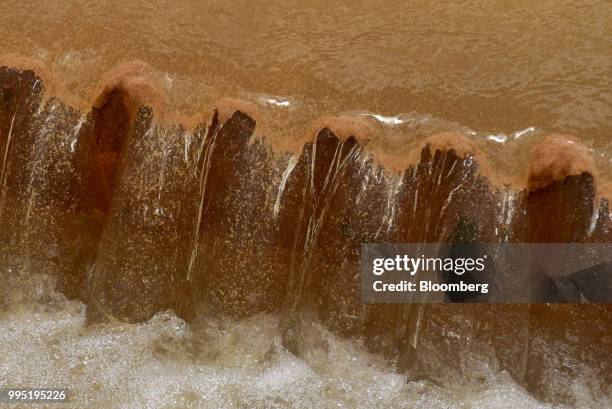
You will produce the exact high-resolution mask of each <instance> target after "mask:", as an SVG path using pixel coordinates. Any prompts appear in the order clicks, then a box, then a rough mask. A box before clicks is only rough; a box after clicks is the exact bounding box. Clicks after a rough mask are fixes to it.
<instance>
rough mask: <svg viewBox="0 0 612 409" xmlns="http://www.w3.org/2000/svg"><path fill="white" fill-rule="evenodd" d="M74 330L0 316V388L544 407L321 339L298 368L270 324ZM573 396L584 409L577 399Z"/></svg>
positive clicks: (61, 322)
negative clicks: (448, 383)
mask: <svg viewBox="0 0 612 409" xmlns="http://www.w3.org/2000/svg"><path fill="white" fill-rule="evenodd" d="M84 321H85V306H84V305H83V304H81V303H78V302H71V301H63V302H60V303H58V304H55V305H53V306H48V305H45V306H43V305H36V306H29V307H21V308H19V309H15V308H12V309H10V310H9V311H4V312H2V313H1V315H0V350H1V351H2V354H0V386H1V387H4V386H10V387H68V388H70V390H71V392H72V401H71V402H70V403H69V404H66V405H61V406H62V407H66V408H68V407H70V408H394V409H395V408H487V409H489V408H551V407H552V406H550V405H546V404H543V403H540V402H538V401H536V400H535V399H534V398H533V397H531V396H530V395H529V394H528V393H527V392H525V391H524V390H523V389H522V388H521V387H520V386H519V385H517V384H516V383H515V382H513V381H512V380H511V378H510V377H509V376H507V374H505V373H499V374H497V375H495V376H493V377H491V378H490V379H486V380H484V381H482V380H481V381H478V382H477V383H474V384H473V385H470V386H469V387H467V388H462V389H461V390H449V389H445V388H442V387H440V386H435V385H432V384H429V383H426V382H408V381H407V379H406V377H405V376H403V375H400V374H397V373H395V372H394V371H393V368H392V367H391V366H390V365H389V364H387V363H385V361H384V360H383V359H382V358H381V357H379V356H377V355H373V354H370V353H368V352H367V351H366V350H365V348H364V347H363V346H362V345H361V344H360V343H359V342H358V341H354V340H341V339H338V338H335V337H333V336H332V335H331V334H329V333H324V334H323V336H324V338H325V339H326V340H327V341H328V348H327V349H326V353H325V354H323V355H321V354H319V355H317V354H313V355H312V356H311V357H309V358H308V361H305V360H302V359H300V358H297V357H295V356H294V355H292V354H291V353H289V352H288V351H286V350H285V349H284V348H283V347H282V344H281V339H280V332H279V330H278V317H276V316H273V315H258V316H255V317H252V318H249V319H246V320H242V321H235V320H229V319H219V318H210V317H204V316H201V317H199V318H197V319H196V320H195V322H194V323H193V324H192V325H191V326H189V325H187V324H186V323H185V322H184V321H183V320H181V319H180V318H178V317H176V316H175V315H174V314H172V313H171V312H166V313H160V314H158V315H156V316H155V317H153V318H152V319H151V320H150V321H149V322H146V323H143V324H139V325H132V324H108V325H98V326H92V327H86V326H84ZM321 331H324V330H321ZM576 393H577V394H579V396H576V398H577V401H578V402H583V403H581V404H580V405H581V406H583V407H592V404H593V402H592V401H591V402H589V395H588V391H580V390H577V392H576ZM28 407H35V406H31V405H29V406H28Z"/></svg>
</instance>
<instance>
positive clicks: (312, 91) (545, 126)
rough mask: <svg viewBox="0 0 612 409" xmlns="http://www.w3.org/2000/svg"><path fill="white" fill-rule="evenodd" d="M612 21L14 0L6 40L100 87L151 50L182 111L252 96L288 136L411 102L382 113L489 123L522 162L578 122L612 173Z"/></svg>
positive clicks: (526, 10) (439, 125)
mask: <svg viewBox="0 0 612 409" xmlns="http://www.w3.org/2000/svg"><path fill="white" fill-rule="evenodd" d="M611 20H612V7H611V6H610V4H609V3H608V2H606V1H593V0H591V1H556V0H547V1H540V2H532V1H522V0H518V1H490V2H489V1H482V0H472V1H468V2H461V3H454V2H447V1H440V2H430V1H422V0H419V1H396V0H393V1H386V2H371V1H334V2H324V1H316V0H307V1H278V0H263V1H257V2H252V1H240V0H225V1H206V2H200V1H193V0H191V1H185V2H174V1H167V0H157V1H146V2H145V1H131V2H125V1H122V0H102V1H96V2H83V1H53V0H33V1H27V2H23V1H13V0H8V1H3V2H2V3H1V4H0V50H1V51H2V53H14V54H19V55H23V56H27V57H34V58H37V59H40V60H42V61H43V63H44V64H45V65H47V66H48V67H49V68H50V69H51V70H52V71H54V72H55V73H56V74H58V76H59V77H60V78H61V79H62V81H63V82H64V85H66V87H67V88H68V89H69V90H70V91H71V92H73V93H75V94H77V95H80V96H83V97H85V98H89V97H91V95H90V94H91V92H92V91H93V89H94V88H95V84H96V82H97V81H98V80H99V79H100V77H101V75H102V74H103V73H104V72H107V71H108V70H110V69H112V68H113V67H115V66H116V65H117V64H120V63H122V62H126V61H131V60H135V59H139V60H143V61H145V62H147V63H149V64H151V65H152V66H153V67H155V69H156V70H158V71H159V73H160V75H161V77H162V78H163V79H164V83H165V86H166V87H167V91H168V92H169V94H170V98H171V101H172V103H173V105H174V108H175V109H177V110H178V111H181V112H184V113H197V112H206V113H208V112H209V111H210V108H211V107H212V105H213V103H214V101H215V100H216V99H218V98H219V97H222V96H233V97H239V98H243V99H247V100H251V101H253V102H256V103H259V104H260V105H262V106H265V107H269V108H270V110H269V112H268V114H270V117H269V118H268V119H267V120H266V121H265V122H266V125H267V127H268V128H269V129H272V130H281V131H282V132H283V133H284V134H287V135H293V134H295V135H299V134H302V133H304V132H305V131H306V130H307V129H308V128H309V126H310V124H311V123H312V121H313V120H314V119H315V118H317V117H319V116H321V115H325V114H332V115H337V114H339V113H347V112H348V113H352V114H355V113H356V114H365V113H373V114H376V115H383V116H387V117H395V116H397V115H400V116H399V117H398V118H391V119H389V118H381V117H379V118H381V119H386V123H387V126H388V127H390V128H395V130H398V131H399V132H400V133H402V134H403V135H408V136H412V135H417V134H419V131H421V130H422V131H423V132H424V133H427V132H429V130H440V129H445V130H449V129H456V128H463V129H464V130H474V131H476V133H477V136H478V137H481V139H482V140H483V145H484V147H485V150H487V151H488V153H489V155H490V156H491V157H493V158H494V160H497V162H498V165H499V168H500V169H502V170H507V171H508V172H510V173H515V174H516V173H521V172H522V170H523V169H524V167H525V164H524V163H523V162H522V159H521V158H522V157H523V156H524V155H522V152H523V148H522V147H521V144H522V143H524V142H522V141H520V140H521V139H522V140H524V139H529V138H532V139H535V138H538V135H540V134H544V133H549V132H563V133H574V134H576V135H578V136H579V137H580V138H582V140H583V141H585V142H586V144H587V145H588V146H589V147H590V148H592V149H593V153H594V156H596V157H597V161H598V164H599V166H600V168H603V171H604V173H605V171H606V168H608V167H610V166H609V165H610V160H611V159H610V158H611V156H610V152H612V144H611V142H610V139H609V135H610V131H611V130H612V111H611V106H612V84H611V82H612V80H611V78H612V77H611V76H610V71H611V68H612V67H611V65H612V52H611V50H612V37H611V36H610V35H609V27H610V25H611V23H612V21H611ZM264 111H265V109H264ZM402 113H403V114H404V115H401V114H402ZM422 128H424V129H422ZM503 140H506V142H505V143H500V141H503ZM500 145H504V147H503V148H502V147H501V146H500Z"/></svg>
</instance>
